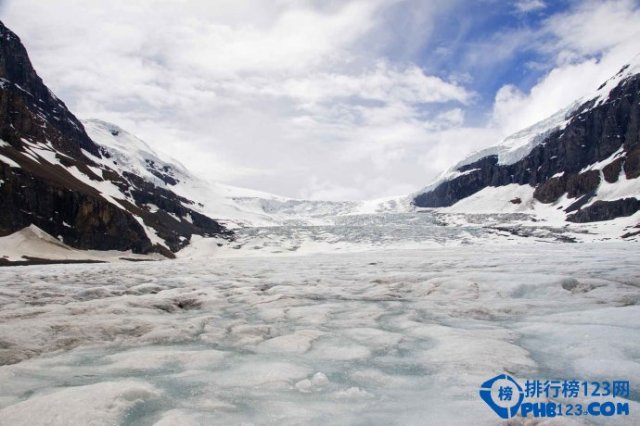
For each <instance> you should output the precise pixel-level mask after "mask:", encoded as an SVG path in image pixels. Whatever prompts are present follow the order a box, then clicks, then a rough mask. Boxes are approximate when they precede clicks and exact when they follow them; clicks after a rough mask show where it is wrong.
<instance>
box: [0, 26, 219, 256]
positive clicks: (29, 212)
mask: <svg viewBox="0 0 640 426" xmlns="http://www.w3.org/2000/svg"><path fill="white" fill-rule="evenodd" d="M0 139H1V140H2V141H4V142H0V155H2V156H3V157H6V158H8V159H9V161H12V162H15V163H17V164H18V166H19V167H11V165H10V164H8V162H7V161H2V157H0V236H2V235H7V234H10V233H12V232H15V231H17V230H19V229H22V228H24V227H25V226H28V225H30V224H34V225H36V226H38V227H39V228H41V229H42V230H44V231H46V232H47V233H49V234H51V235H53V236H55V237H61V238H62V240H63V241H64V242H65V243H66V244H68V245H70V246H73V247H76V248H80V249H98V250H132V251H134V252H136V253H148V252H152V251H156V252H161V253H163V254H165V255H167V256H170V257H171V256H172V253H171V252H170V251H169V250H167V249H166V248H165V247H162V246H159V245H154V244H152V243H151V241H150V240H149V238H148V236H147V233H146V232H145V229H144V228H143V226H142V225H141V223H140V222H141V221H142V223H144V225H146V226H147V227H150V228H153V230H154V231H155V232H156V233H157V234H158V236H160V238H162V239H164V240H165V242H166V246H167V247H168V248H169V249H170V250H171V251H177V250H179V249H180V248H182V247H184V246H185V245H187V244H188V243H189V240H190V238H191V235H192V234H198V235H203V236H214V235H220V236H223V237H226V238H229V237H230V235H231V234H230V233H229V232H228V231H226V230H225V229H224V228H223V227H222V226H221V225H220V224H218V223H217V222H216V221H214V220H212V219H210V218H208V217H206V216H203V215H201V214H199V213H197V212H195V211H193V210H191V209H190V208H188V207H186V206H188V205H192V204H193V202H191V201H189V200H187V199H184V198H182V197H179V196H177V195H176V194H174V193H173V192H171V191H169V190H167V189H164V188H159V187H157V186H155V185H153V184H152V183H149V182H147V181H145V180H144V179H142V178H140V177H138V176H135V175H133V174H126V173H125V174H123V175H121V174H119V173H118V172H117V171H115V170H113V169H110V168H108V167H107V166H105V165H102V164H97V163H96V162H95V161H94V160H93V159H92V156H93V158H94V159H100V158H103V157H105V156H108V155H107V154H106V151H105V150H104V149H102V148H101V147H100V146H99V145H97V144H95V143H94V142H93V141H92V140H91V139H90V138H89V136H88V135H87V133H86V132H85V129H84V127H83V125H82V124H81V123H80V121H79V120H78V119H77V118H76V117H75V116H74V115H73V114H72V113H71V112H70V111H69V110H68V109H67V107H66V106H65V104H64V103H63V102H62V101H60V100H59V99H58V98H56V97H55V96H54V95H53V94H52V93H51V91H49V89H48V88H47V87H46V86H45V85H44V83H43V82H42V80H41V79H40V77H38V75H37V74H36V72H35V70H34V69H33V67H32V65H31V62H30V60H29V57H28V55H27V52H26V50H25V48H24V46H23V45H22V43H21V42H20V39H19V38H18V37H17V36H16V35H15V34H14V33H13V32H11V31H10V30H9V29H7V28H6V27H5V26H4V25H3V24H2V23H1V22H0ZM44 153H46V154H44ZM45 157H46V158H45ZM51 157H55V161H53V162H51V161H50V159H51ZM153 166H154V165H150V169H153V170H155V173H154V174H155V175H156V176H158V177H159V178H161V179H162V180H163V181H164V182H165V183H167V184H169V185H172V184H173V185H175V183H176V182H175V181H174V180H172V177H171V175H170V173H168V171H167V170H162V169H161V168H154V167H153ZM75 169H77V170H75ZM156 169H157V170H156ZM72 170H75V172H72ZM78 172H79V173H80V174H81V175H83V176H78ZM105 181H106V182H109V183H112V184H113V185H115V187H116V188H118V189H119V190H120V192H121V194H122V196H121V197H112V198H111V199H109V198H107V197H105V196H104V195H103V194H101V193H100V192H99V191H98V190H97V189H96V188H95V187H94V186H93V185H94V182H95V183H99V182H105ZM145 203H153V204H155V205H157V206H158V207H159V208H160V209H159V210H158V211H156V212H151V211H149V210H148V209H147V208H145V207H144V204H145Z"/></svg>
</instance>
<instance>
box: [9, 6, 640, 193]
mask: <svg viewBox="0 0 640 426" xmlns="http://www.w3.org/2000/svg"><path fill="white" fill-rule="evenodd" d="M0 19H1V20H2V21H3V22H4V23H5V24H6V25H7V26H8V27H9V28H11V29H12V30H13V31H14V32H16V33H17V34H18V35H19V36H20V37H21V39H22V41H23V43H24V44H25V46H26V47H27V50H28V51H29V54H30V57H31V60H32V62H33V64H34V66H35V67H36V70H37V72H38V73H39V75H40V76H41V77H42V78H43V79H44V81H45V83H46V84H47V85H48V86H49V87H50V88H51V89H52V90H53V91H54V93H56V94H57V95H58V97H60V98H61V99H63V100H64V101H65V103H66V104H67V106H69V108H70V109H71V110H72V111H73V112H74V113H75V114H76V115H77V116H78V117H79V118H81V119H83V118H85V119H86V118H99V119H103V120H106V121H109V122H112V123H114V124H117V125H119V126H120V127H122V128H124V129H126V130H128V131H130V132H132V133H134V134H136V135H137V136H139V137H141V138H142V139H144V140H145V141H146V142H147V143H149V144H150V145H151V146H152V147H153V148H154V149H156V150H157V151H159V152H161V153H165V154H167V155H168V156H170V157H173V158H175V159H177V160H178V161H180V162H181V163H182V164H183V165H185V166H186V167H188V168H189V169H190V170H191V171H192V172H193V173H194V174H198V175H200V176H203V177H206V178H207V179H210V180H212V181H216V182H222V183H227V184H231V185H236V186H242V187H247V188H252V189H258V190H262V191H266V192H271V193H275V194H279V195H283V196H289V197H294V198H305V199H319V200H360V199H373V198H381V197H387V196H394V195H404V194H409V193H412V192H415V191H417V190H419V189H420V188H422V187H424V186H426V185H427V184H428V183H430V182H431V181H432V180H433V179H435V178H436V177H437V176H438V175H439V174H440V173H441V172H442V171H443V170H445V169H446V168H448V167H450V166H452V165H453V164H455V163H457V162H458V161H459V160H461V159H462V158H464V156H466V155H467V154H469V153H471V152H473V151H476V150H478V149H481V148H483V147H486V146H489V145H493V144H496V143H498V142H499V141H500V140H501V139H502V138H503V137H505V136H507V135H509V134H510V133H513V132H515V131H517V130H520V129H522V128H525V127H527V126H529V125H532V124H534V123H536V122H537V121H539V120H542V119H544V118H545V117H547V116H549V115H551V114H553V113H554V112H556V111H557V110H559V109H561V108H564V107H566V106H567V105H569V104H571V103H572V102H574V101H575V100H576V99H579V98H581V97H583V96H585V95H586V94H588V93H590V92H592V91H593V90H594V89H595V88H596V87H598V86H599V85H600V84H601V83H602V82H603V81H605V80H606V79H607V78H609V77H610V76H612V75H613V74H615V72H616V71H617V70H618V69H619V68H620V67H621V66H622V65H624V64H625V63H626V62H628V61H629V60H630V59H631V58H632V57H634V56H635V55H637V54H638V53H640V0H619V1H604V0H599V1H589V0H586V1H585V0H582V1H574V0H558V1H550V0H513V1H504V0H430V1H424V0H342V1H337V0H271V1H265V0H214V1H209V0H206V1H205V0H202V1H200V0H136V1H135V2H132V1H130V0H110V1H109V2H104V1H100V0H56V1H46V0H0Z"/></svg>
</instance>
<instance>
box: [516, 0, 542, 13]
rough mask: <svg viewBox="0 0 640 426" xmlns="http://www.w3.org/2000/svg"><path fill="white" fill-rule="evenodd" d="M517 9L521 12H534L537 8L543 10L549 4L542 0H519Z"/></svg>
mask: <svg viewBox="0 0 640 426" xmlns="http://www.w3.org/2000/svg"><path fill="white" fill-rule="evenodd" d="M515 7H516V10H518V12H521V13H528V12H533V11H536V10H542V9H544V8H546V7H547V5H546V4H545V3H544V1H542V0H519V1H516V4H515Z"/></svg>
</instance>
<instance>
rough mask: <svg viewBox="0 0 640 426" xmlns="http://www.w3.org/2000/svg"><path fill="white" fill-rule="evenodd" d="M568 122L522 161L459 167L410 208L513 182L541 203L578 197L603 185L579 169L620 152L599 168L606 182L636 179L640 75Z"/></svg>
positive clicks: (490, 160) (639, 170)
mask: <svg viewBox="0 0 640 426" xmlns="http://www.w3.org/2000/svg"><path fill="white" fill-rule="evenodd" d="M568 120H569V123H568V124H567V126H566V128H565V129H563V130H557V131H553V132H551V133H550V134H549V135H548V136H547V137H546V138H545V140H544V141H543V142H542V143H541V144H539V145H538V146H536V147H535V148H534V149H533V150H532V151H531V152H530V153H529V154H528V155H526V156H525V157H524V158H522V159H521V160H520V161H518V162H516V163H514V164H508V165H507V164H502V165H501V164H498V158H497V156H495V155H493V156H487V157H484V158H482V159H480V160H478V161H476V162H474V163H473V164H469V165H465V166H464V167H460V168H459V169H458V171H459V172H462V173H463V174H462V175H460V176H458V177H456V178H454V179H452V180H450V181H446V182H443V183H441V184H440V185H438V186H437V187H436V188H435V189H433V190H431V191H429V192H426V193H423V194H420V195H418V196H416V197H415V198H414V200H413V202H414V204H415V205H416V206H418V207H447V206H450V205H452V204H454V203H456V202H457V201H459V200H462V199H463V198H466V197H468V196H469V195H472V194H474V193H476V192H478V191H480V190H482V189H484V188H486V187H489V186H503V185H508V184H512V183H515V184H520V185H525V184H526V185H531V186H532V187H534V188H535V192H534V197H535V198H536V199H537V200H539V201H540V202H543V203H552V202H554V201H556V200H558V198H560V197H561V196H562V195H564V194H567V196H568V197H569V198H580V197H583V196H585V195H587V194H591V193H592V192H594V191H595V190H596V189H597V188H598V186H599V185H600V182H601V177H600V171H598V170H590V171H586V172H583V173H581V171H582V170H584V169H585V168H588V166H590V165H592V164H594V163H597V162H600V161H603V160H605V159H607V158H609V157H611V156H612V155H613V154H614V153H616V152H617V151H618V150H620V152H619V154H618V155H617V156H616V158H614V159H612V161H611V163H609V164H607V165H605V167H604V168H603V170H602V172H603V175H604V180H606V181H607V182H616V181H617V180H618V177H619V175H620V173H621V172H622V171H624V173H625V176H626V178H627V179H635V178H638V177H639V176H640V124H639V123H640V75H638V74H637V75H634V76H631V77H629V78H627V79H625V80H623V81H621V82H620V83H619V84H618V86H617V87H615V88H614V89H613V90H612V91H611V93H610V96H609V98H608V99H607V100H606V101H605V102H603V103H601V104H599V105H597V106H595V104H594V102H593V101H590V102H587V103H585V104H583V105H581V106H580V107H579V108H577V109H576V110H575V111H574V112H573V113H572V114H571V116H570V117H568ZM465 172H466V173H465ZM554 176H555V177H554ZM639 184H640V182H639ZM611 215H612V216H611V217H614V215H615V212H612V213H611Z"/></svg>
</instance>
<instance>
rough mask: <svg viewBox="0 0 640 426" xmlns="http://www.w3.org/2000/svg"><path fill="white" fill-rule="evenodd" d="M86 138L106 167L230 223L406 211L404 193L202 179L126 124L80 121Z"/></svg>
mask: <svg viewBox="0 0 640 426" xmlns="http://www.w3.org/2000/svg"><path fill="white" fill-rule="evenodd" d="M83 124H84V126H85V129H86V130H87V133H88V134H89V136H90V137H91V139H92V140H93V141H94V142H96V143H97V144H98V145H100V146H101V147H103V148H104V150H105V151H106V152H108V154H109V158H108V159H106V160H104V161H105V162H106V163H107V164H108V165H109V167H111V168H115V169H117V170H119V172H120V173H126V172H128V173H134V174H136V175H138V176H141V177H143V178H144V179H145V180H147V181H149V182H151V183H153V184H155V185H159V186H162V187H165V188H167V189H170V190H171V191H173V192H174V193H176V194H178V195H180V196H182V197H185V198H186V199H189V200H192V201H194V202H195V204H194V205H191V206H190V207H191V208H193V209H194V210H196V211H199V212H200V213H202V214H204V215H206V216H209V217H212V218H214V219H218V220H221V221H223V222H224V223H225V224H227V225H229V226H230V227H232V228H234V227H238V226H270V225H281V224H284V223H289V222H292V221H297V222H299V223H304V224H324V223H327V222H330V221H332V220H333V218H335V217H336V216H344V215H352V214H365V213H375V212H385V211H406V210H407V209H409V208H410V206H409V204H410V203H409V199H408V198H407V197H392V198H386V199H379V200H369V201H312V200H300V199H293V198H287V197H282V196H279V195H274V194H270V193H266V192H261V191H255V190H252V189H246V188H239V187H235V186H231V185H224V184H220V183H217V182H211V181H208V180H205V179H202V178H200V177H198V176H196V175H194V174H193V173H191V172H189V171H188V170H187V169H186V168H185V167H184V166H183V165H182V164H180V162H179V161H177V160H175V159H172V158H170V157H168V156H166V155H161V154H159V153H157V152H156V151H155V150H154V149H153V148H152V147H151V146H150V145H149V144H147V143H146V142H145V141H143V140H141V139H140V138H138V137H136V136H135V135H133V134H131V133H129V132H127V131H126V130H124V129H122V128H120V127H118V126H116V125H114V124H111V123H107V122H105V121H101V120H95V119H92V120H86V121H84V122H83Z"/></svg>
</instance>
